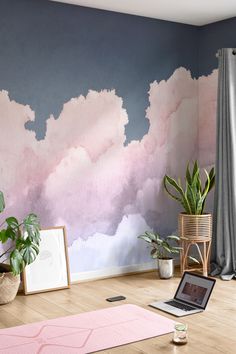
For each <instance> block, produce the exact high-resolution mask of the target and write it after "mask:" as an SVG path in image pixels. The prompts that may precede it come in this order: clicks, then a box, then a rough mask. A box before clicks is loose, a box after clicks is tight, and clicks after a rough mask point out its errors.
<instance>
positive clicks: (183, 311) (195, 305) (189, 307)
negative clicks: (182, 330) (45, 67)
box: [149, 272, 215, 317]
mask: <svg viewBox="0 0 236 354" xmlns="http://www.w3.org/2000/svg"><path fill="white" fill-rule="evenodd" d="M214 285H215V279H211V278H207V277H204V276H201V275H198V274H195V273H191V272H185V273H184V274H183V276H182V279H181V281H180V283H179V286H178V289H177V291H176V293H175V296H174V299H170V300H164V301H157V302H153V303H152V304H150V305H149V306H151V307H154V308H156V309H159V310H162V311H164V312H168V313H171V314H172V315H174V316H177V317H182V316H187V315H192V314H193V313H198V312H202V311H204V310H205V308H206V306H207V303H208V300H209V298H210V295H211V292H212V290H213V287H214Z"/></svg>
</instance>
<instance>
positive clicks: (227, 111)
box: [206, 48, 236, 280]
mask: <svg viewBox="0 0 236 354" xmlns="http://www.w3.org/2000/svg"><path fill="white" fill-rule="evenodd" d="M235 54H236V50H235V49H234V48H224V49H220V50H219V52H218V60H219V78H218V102H217V141H216V186H215V201H214V218H213V245H212V260H213V269H214V271H213V272H212V275H216V274H220V275H221V278H222V279H224V280H230V279H232V278H233V277H234V276H235V275H236V55H235ZM206 129H207V128H206Z"/></svg>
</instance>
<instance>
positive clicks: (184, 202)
mask: <svg viewBox="0 0 236 354" xmlns="http://www.w3.org/2000/svg"><path fill="white" fill-rule="evenodd" d="M167 183H168V184H169V185H170V186H171V187H172V188H174V189H175V190H176V191H177V192H178V193H179V195H180V197H177V196H176V195H174V194H172V193H171V192H170V190H169V189H168V187H167ZM164 187H165V189H166V191H167V193H168V194H169V195H170V196H171V197H172V198H174V199H175V200H177V201H179V202H180V203H181V204H182V205H183V207H184V209H185V210H186V212H187V213H188V214H191V209H190V205H189V202H188V199H187V197H186V192H184V191H183V189H182V188H181V187H180V186H179V185H178V183H177V182H176V181H175V180H174V179H173V178H171V177H169V176H167V175H165V177H164Z"/></svg>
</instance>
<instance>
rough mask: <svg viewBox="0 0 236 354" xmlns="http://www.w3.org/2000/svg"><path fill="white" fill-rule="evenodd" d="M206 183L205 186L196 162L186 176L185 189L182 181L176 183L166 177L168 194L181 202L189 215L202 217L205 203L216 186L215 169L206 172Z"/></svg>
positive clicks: (165, 185) (165, 184)
mask: <svg viewBox="0 0 236 354" xmlns="http://www.w3.org/2000/svg"><path fill="white" fill-rule="evenodd" d="M204 171H205V174H206V181H205V183H204V185H203V183H202V181H201V177H200V168H199V166H198V162H197V161H195V163H194V165H193V169H192V171H191V170H190V168H189V164H188V166H187V169H186V175H185V188H183V187H182V184H181V180H180V178H178V180H177V181H176V180H175V179H174V178H171V177H169V176H167V175H165V177H164V181H163V182H164V187H165V190H166V191H167V193H168V194H169V195H170V196H171V197H172V198H173V199H175V200H176V201H177V202H179V203H180V204H181V205H182V206H183V208H184V210H185V212H186V213H187V214H192V215H201V214H203V212H204V207H205V202H206V198H207V195H208V193H209V192H210V190H211V189H212V188H213V187H214V185H215V169H214V167H213V168H212V169H211V170H210V172H209V174H208V172H207V171H206V170H204Z"/></svg>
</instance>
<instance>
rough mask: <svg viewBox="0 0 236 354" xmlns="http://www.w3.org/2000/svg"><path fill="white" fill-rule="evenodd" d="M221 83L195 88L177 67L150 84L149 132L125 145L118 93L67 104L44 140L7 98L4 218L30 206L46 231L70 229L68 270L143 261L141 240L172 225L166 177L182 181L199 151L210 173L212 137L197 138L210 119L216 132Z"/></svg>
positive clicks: (211, 80)
mask: <svg viewBox="0 0 236 354" xmlns="http://www.w3.org/2000/svg"><path fill="white" fill-rule="evenodd" d="M215 81H216V72H214V73H213V74H212V75H210V76H209V77H207V78H206V77H202V78H199V79H198V80H196V79H192V77H191V74H190V72H189V71H187V70H186V69H184V68H179V69H177V70H176V71H175V72H174V73H173V75H172V76H171V77H170V78H169V79H168V80H167V81H161V82H160V83H158V82H156V81H155V82H153V83H151V85H150V90H149V102H150V104H149V106H148V107H147V112H146V116H147V119H148V120H149V123H150V128H149V131H148V132H147V134H145V135H144V137H143V138H142V139H141V140H140V141H131V142H130V143H129V144H128V145H125V144H124V143H125V140H126V137H125V125H126V124H127V123H128V119H129V118H128V115H127V112H126V110H125V109H124V108H123V102H122V98H121V97H119V96H117V94H116V92H115V90H112V91H108V90H102V91H100V92H97V91H89V92H88V94H87V96H86V97H84V96H82V95H81V96H79V97H77V98H72V99H71V100H70V101H68V102H66V103H65V104H64V106H63V109H62V112H61V113H60V115H59V117H58V119H55V118H54V117H53V115H51V116H50V117H49V118H48V120H47V130H46V135H45V138H44V139H42V140H40V141H38V140H37V139H36V137H35V133H34V132H32V131H29V130H27V129H26V128H25V124H26V123H27V122H28V121H33V120H34V115H35V114H34V112H33V111H32V110H31V108H30V107H29V106H28V105H26V106H25V105H22V104H19V103H17V102H15V101H13V100H10V98H9V95H8V93H7V92H6V91H1V92H0V107H1V121H0V129H1V132H2V138H1V141H0V145H1V148H0V159H1V163H2V166H3V168H4V173H3V174H2V179H1V186H2V187H1V188H2V189H3V190H4V191H5V193H6V195H7V201H8V208H7V212H8V213H12V214H18V215H19V214H21V215H22V216H23V215H24V214H26V213H27V212H28V210H31V209H32V208H33V209H34V210H35V212H36V213H38V214H39V215H40V217H41V220H42V223H43V224H44V225H66V226H67V230H68V236H69V254H70V258H71V267H72V272H80V271H90V270H94V269H97V268H98V267H99V268H106V267H111V266H119V265H120V266H124V265H130V264H137V263H140V262H141V263H143V262H147V261H148V254H147V252H145V249H144V248H143V244H141V243H139V242H138V241H137V235H138V234H139V233H140V232H143V231H144V230H146V229H161V230H162V231H163V232H164V230H166V229H168V230H169V231H170V232H171V231H173V230H174V229H175V227H176V214H175V213H171V208H172V206H171V205H170V204H169V203H168V198H167V197H166V196H165V195H164V194H163V187H162V179H163V176H164V174H165V173H166V172H168V173H170V174H174V175H181V174H182V172H183V171H184V169H185V165H186V162H187V161H189V160H193V159H195V158H196V157H197V152H198V146H199V149H200V151H201V156H202V157H201V159H202V161H203V164H204V165H210V164H211V163H212V158H214V139H213V135H212V134H211V132H212V130H210V134H209V136H208V135H207V136H204V135H203V136H202V135H201V134H200V135H198V124H200V126H201V125H203V126H204V125H206V122H205V119H206V117H207V119H208V124H209V122H210V124H212V126H213V125H214V115H215V110H214V107H215V100H216V97H215V91H216V90H215ZM198 91H199V92H200V100H202V110H203V112H202V111H201V112H200V116H199V120H198ZM201 93H202V94H201ZM204 107H205V108H204ZM204 109H205V110H207V112H204ZM203 131H204V129H203ZM13 141H14V144H12V142H13ZM206 141H207V146H206ZM209 148H210V151H211V153H212V156H210V157H209V153H208V152H209ZM20 201H24V202H23V203H22V204H21V202H20ZM19 207H20V212H19ZM171 214H173V215H174V217H173V218H171ZM167 220H168V225H167V224H166V221H167ZM162 225H164V227H163V226H162Z"/></svg>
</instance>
